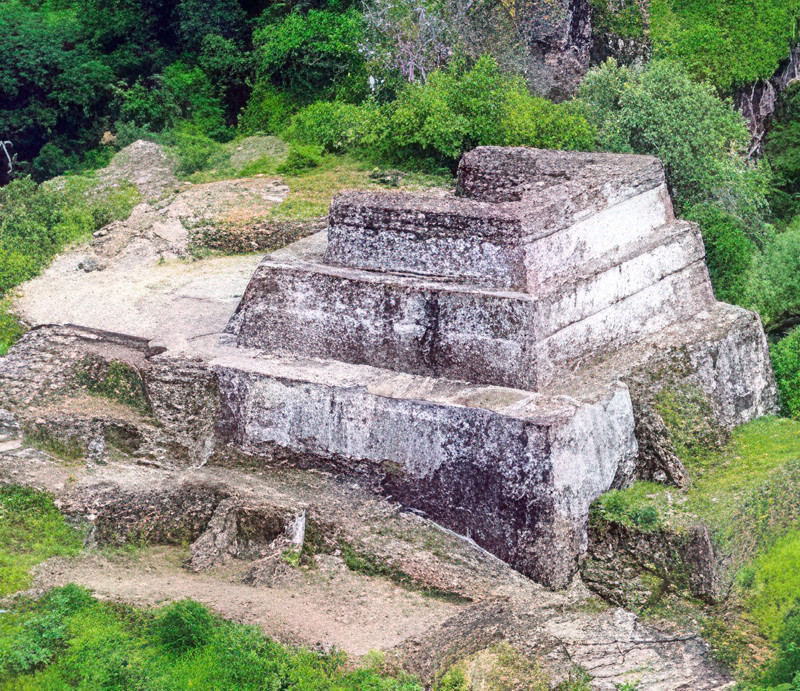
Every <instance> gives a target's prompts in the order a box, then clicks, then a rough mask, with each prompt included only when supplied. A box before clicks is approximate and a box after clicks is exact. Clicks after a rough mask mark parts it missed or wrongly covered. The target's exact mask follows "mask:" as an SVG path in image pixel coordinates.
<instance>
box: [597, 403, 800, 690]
mask: <svg viewBox="0 0 800 691" xmlns="http://www.w3.org/2000/svg"><path fill="white" fill-rule="evenodd" d="M683 459H684V461H685V462H686V464H687V467H688V469H689V471H690V473H691V475H692V479H693V482H692V486H691V487H690V488H689V490H688V491H686V492H682V491H680V490H678V489H676V488H670V487H666V486H664V485H661V484H657V483H651V482H637V483H636V484H635V485H633V487H631V488H630V489H626V490H622V491H612V492H608V493H607V494H605V495H603V496H602V497H601V498H600V499H599V500H598V502H597V504H596V506H595V507H594V509H593V520H600V521H607V522H619V523H622V524H624V525H627V526H631V527H634V528H637V529H638V530H640V531H643V532H652V531H662V530H663V531H668V532H674V533H678V534H682V533H684V532H685V531H687V530H689V529H690V528H691V527H692V526H693V525H695V524H697V523H698V522H703V523H705V524H706V525H708V526H709V528H710V530H711V534H712V539H713V540H714V543H715V546H716V550H717V551H718V553H719V554H723V555H726V563H727V567H726V568H727V571H726V574H725V577H726V578H733V579H734V592H733V600H732V601H730V602H728V603H725V604H724V605H722V606H720V608H719V611H716V610H713V609H712V610H710V611H709V612H708V613H707V614H705V615H703V616H702V617H701V618H702V619H703V621H705V627H706V628H707V629H708V630H707V634H708V635H709V636H710V637H711V640H712V641H713V643H714V645H715V647H716V648H717V649H718V652H719V654H720V656H721V657H722V658H723V659H724V660H725V661H726V662H727V663H728V664H731V665H733V666H734V667H739V668H740V669H739V671H740V672H741V673H742V674H743V675H745V676H747V677H748V678H749V679H750V680H751V682H752V684H754V685H752V686H747V687H746V688H748V689H756V688H759V689H760V688H771V685H772V684H773V683H774V684H775V685H777V684H779V683H787V682H791V681H792V679H793V678H794V674H795V673H798V672H800V659H798V658H793V657H792V655H793V653H792V652H791V651H792V650H793V649H794V648H793V647H792V646H795V645H797V644H800V637H798V635H797V631H798V630H800V629H798V627H796V626H795V624H793V623H792V622H793V621H794V619H793V617H796V613H795V609H794V603H795V602H797V601H798V598H800V586H798V582H797V579H796V578H795V577H794V574H795V573H796V572H797V566H798V565H797V563H796V561H797V558H798V554H800V542H798V541H800V423H798V422H796V421H793V420H788V419H786V418H766V419H761V420H756V421H754V422H751V423H749V424H747V425H745V426H743V427H740V428H738V429H736V430H735V431H734V432H733V434H732V437H731V440H730V442H729V444H728V445H726V446H725V447H724V448H723V449H722V450H718V451H714V450H708V451H707V452H706V453H704V454H699V455H697V454H689V455H685V456H684V457H683ZM672 614H674V612H673V613H672ZM693 616H694V615H693ZM787 632H789V633H787ZM754 636H756V637H758V636H761V637H763V643H764V645H766V646H767V648H768V649H769V648H771V649H772V654H774V655H775V656H776V658H777V659H778V662H775V663H774V664H760V663H763V662H764V660H760V661H759V660H753V659H751V657H750V655H751V653H749V652H748V650H749V649H748V646H749V645H750V644H755V640H754ZM787 636H788V638H787ZM792 636H794V638H791V637H792ZM790 638H791V640H790ZM787 656H788V657H787ZM790 658H791V659H792V660H794V662H791V664H790V663H789V662H786V660H788V659H790ZM781 660H783V661H782V662H781ZM786 665H789V667H791V669H792V670H793V672H792V673H791V674H788V672H786V670H785V669H784V668H785V667H786ZM792 665H794V666H792ZM781 666H783V667H781ZM779 667H781V669H783V670H784V671H782V672H780V673H778V672H777V671H776V670H777V669H778V668H779ZM762 684H766V685H765V686H762ZM787 691H788V689H787Z"/></svg>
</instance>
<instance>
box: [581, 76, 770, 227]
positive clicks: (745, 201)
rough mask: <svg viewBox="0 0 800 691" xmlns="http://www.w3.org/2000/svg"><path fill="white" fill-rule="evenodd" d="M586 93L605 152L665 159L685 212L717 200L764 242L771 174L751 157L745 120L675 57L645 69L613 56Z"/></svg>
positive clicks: (584, 97) (590, 115)
mask: <svg viewBox="0 0 800 691" xmlns="http://www.w3.org/2000/svg"><path fill="white" fill-rule="evenodd" d="M579 96H580V98H581V99H582V100H583V102H584V103H585V104H586V106H587V116H588V118H589V120H590V122H592V123H594V124H595V125H596V126H597V129H598V131H599V142H600V148H601V149H603V150H607V151H617V152H621V153H638V154H650V155H653V156H658V157H659V158H660V159H661V160H662V161H663V162H664V167H665V169H666V173H667V178H668V180H669V183H670V185H671V187H672V191H673V193H674V195H675V200H676V202H677V205H678V211H679V212H681V213H682V212H683V211H684V210H686V209H687V208H689V207H690V206H692V205H694V204H700V203H707V202H714V203H716V204H719V205H720V206H721V208H723V209H724V210H725V211H726V212H727V213H729V214H732V215H733V216H735V217H737V218H738V219H740V220H741V221H742V223H743V224H744V227H745V228H746V230H747V233H748V235H750V236H751V237H752V238H753V239H755V240H757V241H760V240H761V239H762V237H763V233H764V224H763V216H764V214H765V213H766V212H767V211H768V205H767V201H766V191H767V188H768V182H769V176H768V171H767V169H766V168H765V167H763V166H761V165H753V164H750V163H749V162H748V161H747V160H746V158H745V156H744V154H745V153H746V148H747V145H748V144H749V141H750V135H749V133H748V131H747V127H746V125H745V121H744V119H743V118H742V116H741V115H740V114H739V113H737V112H736V111H735V110H734V109H733V105H732V104H731V102H730V101H723V100H721V99H720V98H719V97H718V96H717V94H716V91H715V90H714V88H713V87H712V86H710V85H708V84H702V83H697V82H695V81H693V80H692V79H691V78H690V77H689V75H688V74H687V73H686V72H685V71H684V70H683V68H682V67H681V66H680V65H679V64H677V63H674V62H667V61H663V60H662V61H654V62H651V63H650V64H649V65H647V66H646V67H643V68H641V67H620V66H618V65H617V63H616V62H615V61H614V60H608V61H607V62H606V63H604V64H603V65H601V66H600V67H596V68H594V69H592V70H590V71H589V73H588V74H587V75H586V78H585V79H584V81H583V83H582V84H581V88H580V92H579Z"/></svg>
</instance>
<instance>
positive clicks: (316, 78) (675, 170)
mask: <svg viewBox="0 0 800 691" xmlns="http://www.w3.org/2000/svg"><path fill="white" fill-rule="evenodd" d="M539 4H541V2H540V3H539ZM544 4H547V3H546V2H545V3H544ZM553 4H557V3H553ZM531 5H533V6H537V0H516V1H515V2H514V1H512V0H474V1H473V2H468V1H467V0H363V1H362V0H166V1H162V2H157V1H155V0H1V1H0V35H2V41H0V142H7V144H6V148H5V149H0V156H3V154H4V153H5V152H7V156H8V159H9V161H11V160H12V154H13V163H12V165H11V166H10V180H9V182H8V184H7V185H5V186H4V187H2V188H0V353H2V352H4V350H3V347H4V345H5V346H6V347H7V345H8V343H9V342H10V341H11V340H12V339H13V337H14V336H16V335H17V334H18V333H19V332H20V328H21V327H19V325H17V324H16V322H15V320H14V319H13V317H11V316H10V315H9V314H6V313H5V312H4V310H3V305H4V303H3V300H4V298H5V297H7V296H10V295H11V294H12V291H13V290H14V289H15V288H16V287H17V286H18V285H19V284H20V283H22V282H23V281H25V280H27V279H29V278H31V277H33V276H35V275H36V274H37V273H39V272H40V271H41V269H42V268H43V267H44V266H46V264H47V263H48V262H49V261H50V260H51V259H52V258H53V256H55V254H56V253H57V252H58V251H59V249H61V248H62V247H63V246H64V245H65V244H66V243H69V242H71V241H73V240H75V239H78V238H80V237H83V236H85V235H86V234H87V233H90V232H92V231H94V230H96V229H98V228H100V227H101V226H102V225H104V224H105V223H107V222H109V221H110V220H112V219H114V218H116V217H118V216H119V215H120V214H121V213H123V211H124V212H127V211H130V208H131V207H132V205H133V203H135V200H134V199H132V198H130V195H129V193H128V191H126V190H124V189H121V190H118V191H117V192H116V193H115V194H116V196H115V197H113V198H104V199H101V200H99V201H95V202H92V203H91V204H87V203H86V200H85V198H84V197H83V196H82V190H83V189H84V188H83V187H82V185H85V184H88V183H86V180H87V179H88V178H87V177H86V176H87V174H88V175H90V174H91V171H93V170H96V169H98V168H101V167H103V166H105V165H107V164H108V162H109V161H110V160H111V158H112V156H113V155H114V154H115V153H116V152H118V151H119V150H120V149H121V148H123V147H125V146H127V145H129V144H131V143H132V142H134V141H137V140H142V139H144V140H149V141H153V142H157V143H159V144H161V145H163V146H165V147H166V148H167V149H168V150H170V151H171V152H173V153H174V155H175V156H176V157H177V158H178V160H179V171H180V172H181V174H182V175H184V176H190V175H193V174H196V173H198V172H199V171H203V170H204V169H206V168H208V167H209V166H210V165H211V164H212V163H213V161H214V160H215V156H216V155H217V153H218V152H219V150H220V147H222V146H224V145H226V144H228V143H230V142H235V141H237V140H238V139H240V138H243V137H246V136H249V135H254V134H266V135H274V136H276V137H279V138H280V139H281V140H283V141H285V142H287V143H288V145H289V169H291V170H303V169H304V168H313V167H315V166H318V165H319V164H320V161H322V160H325V159H333V158H335V157H348V159H354V160H358V161H363V162H366V163H368V164H369V165H370V166H376V167H378V168H380V169H383V170H389V169H391V170H394V169H397V170H401V171H408V172H412V173H419V174H425V175H432V176H437V177H440V178H444V179H448V178H450V177H451V176H452V175H453V172H454V171H455V168H456V166H457V164H458V161H459V158H460V156H461V155H462V154H463V153H464V152H465V151H468V150H470V149H471V148H474V147H475V146H478V145H510V146H534V147H542V148H554V149H570V150H583V151H613V152H621V153H641V154H652V155H656V156H658V157H660V158H661V160H662V161H663V163H664V165H665V167H666V171H667V175H668V179H669V182H670V186H671V192H672V195H673V199H674V202H675V204H676V210H677V212H678V213H679V215H681V216H682V217H685V218H687V219H689V220H692V221H695V222H697V223H698V224H699V225H700V227H701V229H702V234H703V239H704V242H705V246H706V252H707V262H708V266H709V270H710V272H711V276H712V280H713V284H714V288H715V291H716V295H717V297H718V298H719V299H720V300H723V301H726V302H730V303H733V304H738V305H741V306H744V307H747V308H749V309H753V310H756V311H757V312H758V313H759V314H760V316H761V319H762V321H763V323H764V326H765V328H766V330H767V333H768V336H769V339H770V348H771V353H772V357H773V364H774V369H775V373H776V376H777V379H778V386H779V390H780V395H781V401H782V406H783V410H784V413H785V414H786V415H787V416H789V417H794V418H796V419H800V83H793V81H792V79H788V80H787V84H786V85H785V88H781V89H779V90H777V92H776V94H775V99H776V101H775V106H774V109H773V110H774V112H772V113H771V114H770V117H769V118H767V119H766V121H765V122H764V123H761V125H763V127H764V136H763V137H762V138H761V139H760V140H759V142H758V146H754V144H753V131H752V127H753V124H752V123H748V121H747V120H746V118H745V117H744V116H743V114H742V112H741V110H742V94H743V93H747V92H748V90H749V91H753V90H754V89H756V88H762V87H764V85H765V84H768V81H767V80H770V79H771V78H773V76H774V75H775V74H776V73H778V72H779V70H781V69H782V67H785V65H786V63H787V61H788V60H789V59H790V55H791V54H792V50H793V47H794V46H795V45H796V42H797V41H798V20H800V0H651V1H650V2H647V0H591V8H590V9H591V27H592V29H591V30H592V33H593V47H592V49H591V65H590V66H589V65H587V67H589V69H588V72H587V73H586V74H585V76H583V78H582V80H581V81H580V85H579V86H578V88H577V89H575V90H574V91H573V92H571V93H569V94H557V95H554V94H553V93H551V92H547V93H545V92H543V91H542V89H540V88H537V82H536V79H534V78H532V76H531V72H530V69H529V65H530V63H531V60H530V53H531V50H532V46H534V47H535V46H536V36H535V35H534V36H533V38H532V36H531V32H534V34H535V32H536V31H537V28H536V27H533V29H532V28H531V22H526V21H525V18H526V17H530V12H529V11H528V10H529V6H531ZM782 86H784V85H782ZM748 124H750V128H748ZM3 165H5V162H3ZM57 176H66V179H67V180H68V181H69V180H73V181H74V182H73V183H71V184H66V185H64V186H62V187H53V186H48V185H47V184H43V183H45V182H46V181H48V180H51V179H52V178H55V177H57ZM0 515H1V514H0ZM48 616H50V615H48ZM785 619H786V620H785V625H784V626H783V627H782V628H781V633H780V635H779V636H778V637H777V638H776V641H777V642H776V646H777V647H776V649H777V650H778V651H779V652H778V653H777V654H776V658H775V660H774V661H773V664H772V666H771V667H769V669H767V671H763V670H762V672H763V677H762V678H761V679H757V680H756V682H754V683H760V684H763V687H764V688H767V687H777V688H783V689H798V688H800V652H798V651H800V613H798V610H797V608H795V609H790V610H789V611H788V614H787V615H786V618H785ZM795 675H797V676H795ZM792 682H793V683H794V686H791V684H792ZM780 684H785V686H779V685H780ZM59 688H60V687H59ZM370 688H373V687H372V686H370ZM374 688H378V687H377V686H376V687H374ZM381 688H383V687H381ZM387 688H388V687H387ZM392 688H394V687H392ZM398 688H399V687H398ZM751 688H757V687H756V686H753V687H751Z"/></svg>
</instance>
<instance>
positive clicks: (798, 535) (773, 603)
mask: <svg viewBox="0 0 800 691" xmlns="http://www.w3.org/2000/svg"><path fill="white" fill-rule="evenodd" d="M799 573H800V532H792V533H790V534H788V535H786V536H785V537H783V538H781V539H779V540H778V541H777V542H776V543H775V544H774V545H773V546H772V547H771V548H770V549H768V550H767V551H766V552H764V553H763V554H762V555H761V556H759V557H758V558H757V559H756V560H755V561H754V562H753V564H752V565H751V566H749V567H748V568H747V569H745V570H744V571H743V572H742V574H741V581H742V584H743V586H744V588H745V592H746V608H747V613H748V615H749V617H750V618H751V619H752V621H753V622H754V623H755V624H757V625H758V627H759V628H760V629H761V630H762V631H764V632H765V633H766V634H767V635H768V636H769V638H770V639H772V640H776V639H777V638H778V637H779V636H780V634H781V632H782V630H783V624H784V621H785V619H786V615H787V614H788V613H789V612H790V611H791V609H792V608H793V607H794V606H795V604H796V603H797V602H798V601H800V578H798V577H797V575H798V574H799Z"/></svg>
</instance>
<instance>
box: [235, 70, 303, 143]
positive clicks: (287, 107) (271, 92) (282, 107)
mask: <svg viewBox="0 0 800 691" xmlns="http://www.w3.org/2000/svg"><path fill="white" fill-rule="evenodd" d="M296 110H297V104H296V101H295V99H294V98H293V97H292V96H291V94H289V93H288V92H287V91H281V90H280V89H277V88H275V87H274V86H272V85H270V84H268V83H263V82H262V83H260V84H258V85H257V86H256V88H255V89H253V93H252V95H251V96H250V98H249V100H248V101H247V106H246V107H245V109H244V112H243V113H242V116H241V117H240V118H239V130H240V131H241V132H243V133H246V134H254V133H256V132H263V133H265V134H280V133H281V132H283V130H284V129H285V128H286V126H287V125H288V124H289V120H290V119H291V117H292V114H293V113H294V112H295V111H296Z"/></svg>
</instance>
